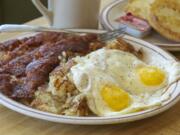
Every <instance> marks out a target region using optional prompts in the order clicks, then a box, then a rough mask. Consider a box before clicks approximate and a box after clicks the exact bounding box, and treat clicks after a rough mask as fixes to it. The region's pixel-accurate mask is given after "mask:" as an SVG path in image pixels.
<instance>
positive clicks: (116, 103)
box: [101, 85, 130, 111]
mask: <svg viewBox="0 0 180 135" xmlns="http://www.w3.org/2000/svg"><path fill="white" fill-rule="evenodd" d="M101 96H102V98H103V100H104V101H105V102H106V104H107V105H108V106H109V107H110V108H111V109H112V110H114V111H120V110H122V109H124V108H126V107H127V106H128V105H129V104H130V96H129V94H128V93H127V92H125V91H124V90H122V89H121V88H119V87H117V86H111V85H106V86H104V87H103V88H102V89H101Z"/></svg>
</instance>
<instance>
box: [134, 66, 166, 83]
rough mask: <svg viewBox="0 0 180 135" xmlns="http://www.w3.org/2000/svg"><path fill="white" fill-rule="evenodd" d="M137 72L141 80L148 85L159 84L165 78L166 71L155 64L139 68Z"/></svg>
mask: <svg viewBox="0 0 180 135" xmlns="http://www.w3.org/2000/svg"><path fill="white" fill-rule="evenodd" d="M137 73H138V75H139V77H140V80H141V82H142V83H143V84H145V85H147V86H157V85H160V84H161V83H163V82H164V80H165V72H164V71H162V70H161V69H159V68H157V67H154V66H148V67H142V68H139V69H138V70H137Z"/></svg>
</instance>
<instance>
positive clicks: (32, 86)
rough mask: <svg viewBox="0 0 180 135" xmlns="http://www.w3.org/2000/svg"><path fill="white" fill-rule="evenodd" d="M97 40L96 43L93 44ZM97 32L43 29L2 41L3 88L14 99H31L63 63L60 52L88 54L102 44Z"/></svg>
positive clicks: (0, 71)
mask: <svg viewBox="0 0 180 135" xmlns="http://www.w3.org/2000/svg"><path fill="white" fill-rule="evenodd" d="M92 42H94V43H95V44H91V43H92ZM98 42H99V41H98V40H97V36H96V35H93V34H90V35H85V36H74V35H69V34H65V33H55V32H54V33H40V34H37V35H36V36H32V37H29V38H23V39H17V40H10V41H7V42H4V43H1V45H0V54H1V55H3V57H2V59H1V61H0V67H1V68H0V88H1V91H2V92H3V93H5V94H6V95H8V96H9V97H11V98H14V99H17V100H19V99H23V98H25V99H26V98H29V99H31V98H32V97H33V96H34V92H35V91H36V90H37V88H38V87H39V86H41V85H43V84H45V83H46V82H47V81H48V78H49V73H50V72H51V71H52V70H53V69H54V68H55V67H56V66H58V65H59V63H60V60H59V58H58V57H59V56H60V55H61V54H62V53H63V52H68V54H69V56H67V59H69V58H70V57H74V56H75V55H85V54H87V53H89V52H90V51H93V50H94V49H97V48H100V47H101V45H103V43H101V44H100V43H98Z"/></svg>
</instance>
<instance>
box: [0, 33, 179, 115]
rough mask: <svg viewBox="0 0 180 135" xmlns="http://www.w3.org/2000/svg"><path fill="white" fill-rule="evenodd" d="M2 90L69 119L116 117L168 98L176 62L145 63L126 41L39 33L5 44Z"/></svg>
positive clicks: (176, 75)
mask: <svg viewBox="0 0 180 135" xmlns="http://www.w3.org/2000/svg"><path fill="white" fill-rule="evenodd" d="M0 49H1V50H0V53H1V54H2V56H3V58H2V59H1V60H0V64H1V65H0V67H1V68H0V90H1V93H3V94H5V95H6V96H8V97H10V98H12V99H13V100H16V101H18V102H21V103H23V104H25V105H27V106H30V107H32V108H36V109H38V110H41V111H45V112H51V113H55V114H60V115H69V116H92V115H96V116H114V115H124V114H129V113H133V112H138V111H142V110H146V109H152V108H155V107H157V106H160V105H162V103H163V102H164V101H166V100H168V99H169V98H170V95H169V94H167V93H166V90H167V88H168V87H169V86H170V85H171V84H172V83H173V82H174V81H176V80H177V79H179V74H180V70H179V69H180V68H179V67H180V64H179V63H178V62H174V63H171V62H169V63H165V64H164V65H156V63H155V64H153V63H149V64H148V63H146V62H144V60H143V59H144V54H143V52H142V50H137V49H135V48H134V47H133V46H132V45H131V44H129V43H128V42H126V41H125V40H124V39H122V38H118V39H116V40H113V41H110V42H107V43H104V42H102V41H100V40H99V39H98V37H97V35H96V34H86V35H81V36H80V35H74V34H73V35H71V34H65V33H56V32H53V33H48V32H47V33H39V34H37V35H35V36H32V37H28V38H23V39H17V40H10V41H7V42H4V43H1V46H0Z"/></svg>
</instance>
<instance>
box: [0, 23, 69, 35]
mask: <svg viewBox="0 0 180 135" xmlns="http://www.w3.org/2000/svg"><path fill="white" fill-rule="evenodd" d="M0 32H66V33H69V32H68V30H65V29H56V28H47V27H41V26H30V25H18V24H4V25H1V26H0Z"/></svg>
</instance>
